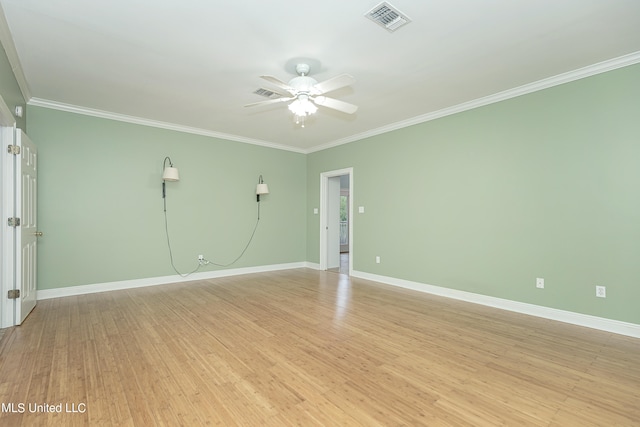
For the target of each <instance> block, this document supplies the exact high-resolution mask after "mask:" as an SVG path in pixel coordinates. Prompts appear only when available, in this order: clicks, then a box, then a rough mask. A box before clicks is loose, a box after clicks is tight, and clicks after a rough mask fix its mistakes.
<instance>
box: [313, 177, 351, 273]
mask: <svg viewBox="0 0 640 427" xmlns="http://www.w3.org/2000/svg"><path fill="white" fill-rule="evenodd" d="M342 175H349V276H351V275H352V273H353V255H354V254H353V246H354V245H353V167H349V168H344V169H337V170H332V171H327V172H322V173H320V270H326V269H327V264H328V254H327V246H328V244H327V241H328V234H327V219H328V214H327V209H328V196H329V194H328V188H329V178H334V177H337V176H342Z"/></svg>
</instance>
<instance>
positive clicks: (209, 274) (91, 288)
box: [37, 262, 640, 338]
mask: <svg viewBox="0 0 640 427" xmlns="http://www.w3.org/2000/svg"><path fill="white" fill-rule="evenodd" d="M294 268H310V269H313V270H320V265H319V264H316V263H312V262H294V263H287V264H273V265H262V266H257V267H245V268H234V269H229V270H216V271H204V272H199V273H194V274H191V275H189V276H187V277H181V276H178V275H173V276H162V277H151V278H145V279H134V280H123V281H119V282H108V283H95V284H91V285H80V286H69V287H66V288H55V289H43V290H39V291H38V292H37V299H38V300H45V299H50V298H61V297H68V296H74V295H84V294H93V293H97V292H108V291H116V290H122V289H133V288H141V287H145V286H156V285H166V284H170V283H180V282H189V281H193V280H206V279H216V278H219V277H229V276H238V275H241V274H251V273H264V272H268V271H279V270H290V269H294ZM352 277H357V278H360V279H365V280H371V281H374V282H379V283H384V284H386V285H392V286H398V287H401V288H405V289H412V290H414V291H419V292H425V293H429V294H433V295H439V296H443V297H447V298H452V299H456V300H460V301H466V302H470V303H474V304H480V305H484V306H488V307H494V308H498V309H501V310H508V311H513V312H516V313H521V314H528V315H530V316H536V317H541V318H544V319H550V320H556V321H559V322H564V323H569V324H572V325H578V326H585V327H587V328H592V329H598V330H601V331H606V332H612V333H615V334H620V335H626V336H630V337H634V338H640V325H637V324H635V323H627V322H621V321H618V320H611V319H605V318H603V317H596V316H590V315H587V314H580V313H574V312H571V311H565V310H558V309H555V308H549V307H543V306H539V305H534V304H527V303H522V302H518V301H511V300H506V299H502V298H496V297H490V296H486V295H480V294H474V293H471V292H465V291H459V290H456V289H449V288H443V287H440V286H434V285H428V284H425V283H419V282H412V281H409V280H404V279H397V278H394V277H388V276H380V275H377V274H371V273H366V272H364V271H356V270H354V271H353V273H352Z"/></svg>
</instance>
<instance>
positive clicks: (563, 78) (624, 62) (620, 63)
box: [306, 51, 640, 154]
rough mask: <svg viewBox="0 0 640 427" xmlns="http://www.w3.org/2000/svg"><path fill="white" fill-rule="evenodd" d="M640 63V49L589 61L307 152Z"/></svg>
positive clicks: (310, 151) (307, 152) (308, 152)
mask: <svg viewBox="0 0 640 427" xmlns="http://www.w3.org/2000/svg"><path fill="white" fill-rule="evenodd" d="M637 63H640V51H638V52H634V53H630V54H628V55H624V56H620V57H618V58H613V59H610V60H607V61H603V62H599V63H597V64H593V65H589V66H587V67H583V68H579V69H577V70H573V71H569V72H566V73H562V74H558V75H556V76H553V77H549V78H546V79H542V80H538V81H536V82H533V83H528V84H526V85H522V86H518V87H515V88H512V89H508V90H505V91H502V92H498V93H495V94H493V95H488V96H485V97H482V98H478V99H474V100H472V101H468V102H464V103H462V104H458V105H454V106H452V107H447V108H443V109H441V110H438V111H434V112H431V113H427V114H422V115H420V116H416V117H413V118H410V119H407V120H403V121H400V122H396V123H391V124H389V125H385V126H381V127H379V128H376V129H371V130H369V131H367V132H363V133H359V134H356V135H352V136H349V137H346V138H342V139H338V140H336V141H333V142H329V143H327V144H322V145H319V146H316V147H314V148H311V149H309V150H307V151H306V154H310V153H313V152H316V151H322V150H326V149H329V148H333V147H337V146H339V145H344V144H348V143H350V142H354V141H359V140H361V139H365V138H370V137H372V136H376V135H381V134H383V133H387V132H391V131H394V130H398V129H402V128H406V127H409V126H413V125H417V124H420V123H425V122H428V121H431V120H436V119H439V118H442V117H446V116H451V115H453V114H457V113H461V112H463V111H468V110H472V109H474V108H478V107H483V106H485V105H489V104H494V103H496V102H500V101H505V100H507V99H511V98H515V97H518V96H522V95H527V94H529V93H533V92H537V91H540V90H543V89H548V88H551V87H554V86H559V85H561V84H564V83H569V82H572V81H575V80H580V79H584V78H586V77H591V76H594V75H597V74H601V73H606V72H608V71H613V70H616V69H618V68H623V67H627V66H630V65H634V64H637Z"/></svg>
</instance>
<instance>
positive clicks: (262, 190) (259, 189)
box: [256, 183, 269, 195]
mask: <svg viewBox="0 0 640 427" xmlns="http://www.w3.org/2000/svg"><path fill="white" fill-rule="evenodd" d="M256 194H258V195H260V194H269V186H267V184H265V183H261V184H258V185H257V186H256Z"/></svg>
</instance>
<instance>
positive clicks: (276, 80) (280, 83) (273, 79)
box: [260, 76, 295, 93]
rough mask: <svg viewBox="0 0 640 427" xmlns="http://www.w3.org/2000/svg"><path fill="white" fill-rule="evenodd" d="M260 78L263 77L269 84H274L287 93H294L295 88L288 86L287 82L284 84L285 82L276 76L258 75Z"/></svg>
mask: <svg viewBox="0 0 640 427" xmlns="http://www.w3.org/2000/svg"><path fill="white" fill-rule="evenodd" d="M260 78H261V79H264V80H266V81H268V82H269V83H271V84H274V85H276V86H278V87H279V88H281V89H284V90H286V91H287V92H289V93H294V92H295V89H294V88H292V87H291V86H289V85H288V84H286V83H285V82H283V81H282V80H280V79H279V78H277V77H273V76H260Z"/></svg>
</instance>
